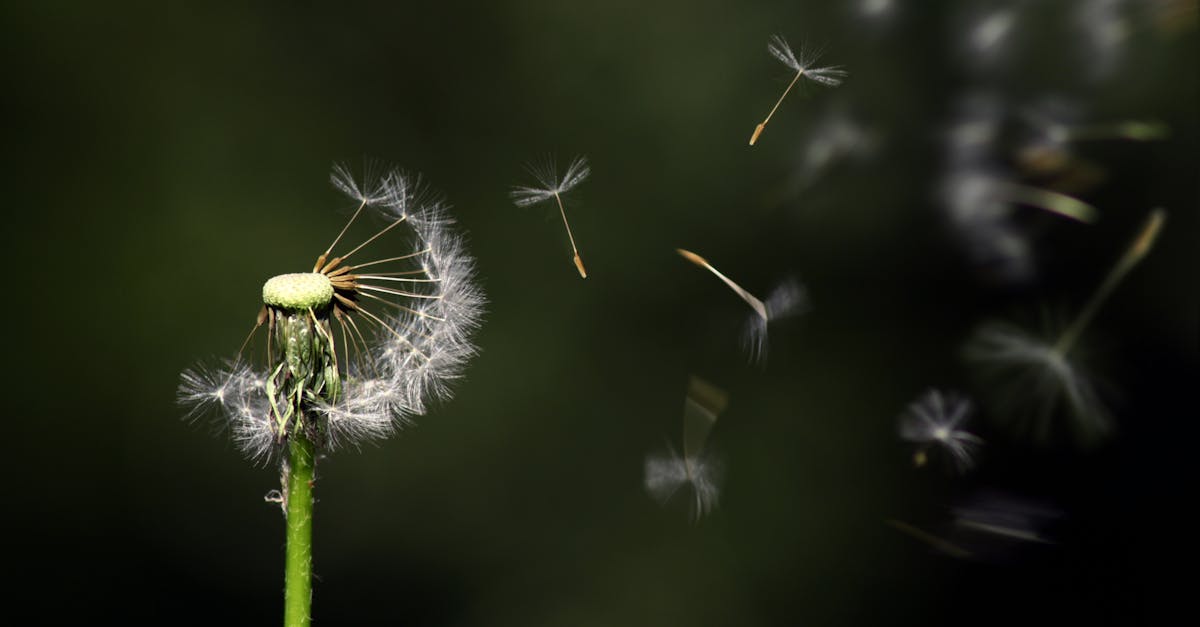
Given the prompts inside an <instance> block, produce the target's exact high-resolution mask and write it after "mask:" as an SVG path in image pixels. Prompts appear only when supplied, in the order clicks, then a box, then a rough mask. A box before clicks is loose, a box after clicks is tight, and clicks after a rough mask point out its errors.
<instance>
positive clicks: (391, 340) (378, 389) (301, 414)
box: [178, 167, 483, 625]
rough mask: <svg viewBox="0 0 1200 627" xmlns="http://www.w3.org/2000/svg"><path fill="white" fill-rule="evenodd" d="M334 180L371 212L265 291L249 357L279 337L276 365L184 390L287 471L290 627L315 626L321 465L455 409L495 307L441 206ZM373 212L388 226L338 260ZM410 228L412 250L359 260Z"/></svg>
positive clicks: (184, 383)
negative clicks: (315, 512) (263, 331)
mask: <svg viewBox="0 0 1200 627" xmlns="http://www.w3.org/2000/svg"><path fill="white" fill-rule="evenodd" d="M332 182H333V184H334V186H335V187H337V188H338V189H339V190H341V191H342V192H344V193H345V194H347V195H348V196H350V197H351V198H352V199H354V201H355V202H357V203H358V208H357V209H356V210H355V212H354V214H353V216H351V218H350V220H349V221H348V222H347V224H346V226H345V227H344V228H343V229H342V231H341V232H340V233H339V234H338V235H337V237H335V238H334V239H333V243H332V244H330V245H329V247H328V248H327V249H326V250H325V252H323V253H321V254H320V255H319V256H318V257H317V260H316V263H315V264H314V265H313V268H312V271H311V272H304V273H294V274H283V275H279V276H276V277H272V278H271V279H269V280H268V281H267V282H266V283H265V284H264V285H263V290H262V297H263V308H262V310H261V311H260V313H259V315H258V319H257V322H256V324H255V326H254V331H251V334H250V336H249V337H247V340H246V342H245V343H243V350H244V349H245V346H246V343H248V342H249V341H250V339H251V337H253V335H254V334H255V331H256V330H258V329H260V328H261V327H262V326H263V325H266V328H267V338H266V339H267V349H266V363H265V364H263V365H262V366H251V365H249V364H248V363H247V362H246V361H243V360H242V359H241V358H240V353H241V351H239V358H238V359H235V360H234V361H232V362H228V363H225V364H222V365H218V366H197V367H195V368H193V369H190V370H188V371H185V372H184V373H183V375H182V377H181V381H180V385H179V392H178V398H179V402H180V403H181V404H182V405H183V406H185V407H188V408H189V409H190V412H189V415H190V416H196V415H198V414H199V413H202V412H204V411H206V410H209V409H215V410H217V411H218V413H219V414H220V415H221V416H222V417H223V418H224V420H225V422H226V423H227V424H228V425H229V427H230V430H231V431H232V434H233V438H234V440H235V441H236V442H237V444H238V446H239V447H240V448H241V449H242V451H243V452H244V453H245V454H246V455H247V456H248V457H250V458H251V459H254V460H257V461H263V462H265V461H268V460H277V461H278V463H279V465H280V469H281V490H280V491H279V492H278V493H277V495H275V496H274V498H273V499H269V500H278V501H279V502H280V504H281V505H282V506H283V509H284V512H285V516H286V519H287V534H288V541H287V570H286V586H285V590H286V595H285V596H286V598H285V623H286V624H288V625H307V624H308V621H309V608H310V604H311V594H312V587H311V586H312V584H311V569H312V566H311V563H312V541H311V534H312V506H313V482H314V478H315V466H316V463H317V460H318V458H319V457H321V456H322V455H323V454H325V453H327V452H329V451H333V450H336V449H339V448H343V447H347V446H352V447H358V446H361V445H362V444H363V443H366V442H370V441H374V440H378V439H381V438H385V437H387V436H389V435H391V434H392V433H394V431H395V430H396V429H397V428H398V427H399V426H401V425H403V424H404V423H406V422H407V421H408V420H409V419H410V418H411V417H412V416H414V415H417V414H421V413H424V412H425V410H426V408H427V406H428V403H429V402H430V401H432V400H434V399H439V398H447V397H448V396H449V387H448V385H449V383H450V382H451V381H452V380H454V379H456V378H458V377H459V376H460V375H461V372H462V369H463V367H464V365H465V363H466V360H467V359H468V358H469V357H470V356H471V355H473V354H474V352H475V348H474V346H473V345H472V343H471V335H472V332H473V331H474V329H475V328H476V327H477V325H478V323H479V319H480V316H481V314H482V306H483V295H482V293H481V292H480V291H479V288H478V287H476V284H475V281H474V265H473V264H474V262H473V260H472V259H471V257H470V256H469V255H468V254H467V252H466V251H465V250H464V248H463V242H462V240H461V239H460V238H459V237H458V236H457V235H455V234H454V233H453V232H452V231H451V220H450V219H449V217H448V216H447V215H446V212H445V207H444V206H443V205H442V204H441V203H440V202H437V201H432V200H429V199H428V198H427V197H426V196H427V195H426V194H423V193H421V192H420V190H419V186H418V185H417V184H415V182H413V181H411V180H410V179H409V178H407V177H405V176H404V175H402V174H401V173H400V172H399V171H397V170H392V171H390V172H388V173H387V174H386V175H384V176H382V177H380V178H378V179H375V180H373V181H370V182H369V183H367V184H365V185H360V183H359V182H357V181H355V180H354V179H353V177H351V176H350V174H349V173H348V172H347V171H346V169H345V168H342V167H335V168H334V170H333V175H332ZM368 210H370V211H371V212H374V213H377V214H379V215H380V216H382V217H383V218H384V219H385V220H386V224H385V226H383V228H381V229H379V230H378V231H377V232H375V233H374V234H373V235H370V236H369V237H367V238H365V240H363V241H362V242H361V243H360V244H358V245H356V246H354V247H353V248H350V249H349V250H346V251H345V252H339V253H337V254H335V253H334V251H335V250H341V248H339V245H340V244H341V242H342V239H343V237H344V236H346V235H347V233H348V232H349V229H350V227H351V225H353V224H354V223H355V222H356V220H357V219H358V218H359V216H360V215H361V214H363V213H364V212H365V211H368ZM401 227H403V228H401ZM405 230H407V232H408V233H409V238H408V241H409V243H410V245H411V248H409V249H408V250H407V252H404V253H402V254H390V253H389V254H385V255H384V256H381V257H376V258H375V259H373V260H370V261H363V262H361V263H360V262H358V261H357V260H358V259H359V258H360V257H362V256H363V252H364V251H365V250H366V249H367V248H368V247H369V246H371V245H373V244H374V245H375V247H376V248H378V244H376V242H377V241H378V240H380V239H381V238H383V237H384V236H385V235H388V236H390V237H395V236H397V234H400V233H402V232H403V231H405Z"/></svg>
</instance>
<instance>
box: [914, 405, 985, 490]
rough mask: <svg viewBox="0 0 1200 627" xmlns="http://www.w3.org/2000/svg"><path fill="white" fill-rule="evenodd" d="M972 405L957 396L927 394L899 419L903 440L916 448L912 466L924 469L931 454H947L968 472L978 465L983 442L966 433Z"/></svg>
mask: <svg viewBox="0 0 1200 627" xmlns="http://www.w3.org/2000/svg"><path fill="white" fill-rule="evenodd" d="M972 409H973V408H972V406H971V401H970V400H968V399H967V398H965V397H962V396H959V395H957V394H954V393H950V394H942V393H941V392H939V391H938V390H932V389H931V390H928V391H926V392H925V393H924V394H923V395H921V397H920V398H919V399H917V400H916V401H914V402H913V403H912V404H910V405H909V406H908V409H907V410H906V411H905V412H904V413H903V414H901V415H900V419H899V425H898V427H899V433H900V438H901V439H903V440H906V441H908V442H913V443H915V444H917V451H916V453H914V454H913V464H914V465H916V466H924V465H925V464H926V462H927V461H928V451H929V450H930V449H931V448H934V447H936V448H938V449H941V450H942V451H944V452H945V454H946V455H947V456H948V457H949V459H950V461H951V462H952V463H953V464H954V468H955V469H956V470H958V471H959V472H965V471H967V470H968V469H970V468H971V466H973V465H974V463H975V450H976V449H977V448H978V447H979V446H981V445H982V444H983V439H982V438H980V437H979V436H977V435H975V434H973V433H970V432H969V431H966V430H965V429H963V428H962V427H963V424H964V423H965V422H966V421H967V418H968V417H969V416H970V415H971V412H972Z"/></svg>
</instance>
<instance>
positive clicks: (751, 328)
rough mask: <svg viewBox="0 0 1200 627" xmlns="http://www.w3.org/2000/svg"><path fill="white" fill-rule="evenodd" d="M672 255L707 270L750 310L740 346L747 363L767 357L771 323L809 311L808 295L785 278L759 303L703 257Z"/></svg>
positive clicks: (693, 254)
mask: <svg viewBox="0 0 1200 627" xmlns="http://www.w3.org/2000/svg"><path fill="white" fill-rule="evenodd" d="M675 252H677V253H679V254H680V256H682V257H683V258H684V259H687V260H688V261H690V262H692V263H694V264H696V265H697V266H700V267H701V268H704V269H706V270H708V271H709V272H711V273H713V274H714V275H716V277H717V278H718V279H721V281H722V282H724V283H725V285H728V286H729V289H731V290H733V293H735V294H737V295H738V297H739V298H741V299H742V300H743V301H745V303H746V304H747V305H749V306H750V309H751V310H752V314H751V315H750V317H749V318H748V319H747V320H746V325H745V327H744V328H743V331H742V346H743V348H744V349H745V350H746V352H747V354H748V356H749V358H750V361H751V362H753V363H760V362H761V361H762V360H764V359H765V358H766V355H767V327H768V325H769V324H770V323H771V322H774V321H776V320H781V319H783V318H788V317H791V316H795V315H798V314H801V313H803V312H805V311H807V310H808V293H807V292H806V291H805V289H804V286H803V285H801V284H800V282H799V281H796V280H795V279H792V278H788V279H785V280H784V281H783V282H782V283H780V284H779V285H778V286H776V287H775V289H773V290H771V293H770V295H769V296H768V297H767V300H766V301H762V300H759V298H758V297H757V296H755V295H754V294H751V293H750V292H748V291H746V290H745V289H743V288H742V286H740V285H738V284H737V283H735V282H734V281H733V279H730V278H729V277H727V276H725V275H724V274H722V273H721V271H720V270H717V269H716V268H714V267H713V266H712V264H710V263H708V261H707V260H705V259H704V257H701V256H700V255H697V254H696V253H694V252H691V251H690V250H684V249H682V248H676V249H675Z"/></svg>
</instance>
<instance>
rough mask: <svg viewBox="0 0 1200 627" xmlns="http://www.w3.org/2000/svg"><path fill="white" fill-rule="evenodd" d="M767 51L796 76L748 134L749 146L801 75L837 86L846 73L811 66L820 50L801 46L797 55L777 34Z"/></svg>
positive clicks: (814, 63) (833, 68) (836, 68)
mask: <svg viewBox="0 0 1200 627" xmlns="http://www.w3.org/2000/svg"><path fill="white" fill-rule="evenodd" d="M767 52H769V53H770V54H771V56H773V57H775V58H776V59H779V61H780V62H781V63H783V64H784V65H786V66H788V67H789V68H791V69H792V70H793V71H794V72H796V76H795V77H794V78H792V82H790V83H788V86H787V88H786V89H784V90H783V94H782V95H780V96H779V100H777V101H775V106H774V107H771V111H770V112H769V113H767V117H766V118H765V119H763V121H762V122H761V123H760V124H759V125H758V126H756V127H754V133H753V134H752V135H750V145H751V146H753V145H754V144H755V142H757V141H758V136H759V135H762V132H763V129H765V128H766V127H767V123H768V122H770V121H771V116H773V115H775V111H776V110H777V109H779V105H780V104H782V103H783V99H784V98H786V97H787V95H788V92H790V91H792V87H794V86H795V85H796V83H797V82H798V81H799V80H800V77H801V76H803V77H805V78H807V79H808V80H810V81H813V82H814V83H820V84H821V85H825V86H827V87H837V86H838V85H841V84H842V80H843V79H844V78H845V77H846V76H847V75H848V73H847V72H846V71H845V70H843V69H841V66H837V65H831V66H827V67H813V66H814V65H816V63H817V61H818V60H820V57H821V54H820V52H810V51H807V50H805V49H804V48H801V49H800V55H799V56H797V55H796V54H795V53H794V52H792V48H791V46H789V45H788V43H787V41H785V40H784V39H783V37H781V36H779V35H773V36H772V37H771V41H770V42H769V43H768V44H767Z"/></svg>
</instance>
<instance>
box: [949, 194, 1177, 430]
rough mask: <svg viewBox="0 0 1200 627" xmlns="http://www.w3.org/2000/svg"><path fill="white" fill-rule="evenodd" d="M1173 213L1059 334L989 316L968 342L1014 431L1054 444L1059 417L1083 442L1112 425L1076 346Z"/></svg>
mask: <svg viewBox="0 0 1200 627" xmlns="http://www.w3.org/2000/svg"><path fill="white" fill-rule="evenodd" d="M1165 220H1166V212H1165V211H1163V210H1161V209H1155V210H1154V211H1152V212H1151V213H1150V216H1149V217H1148V218H1147V219H1146V222H1145V224H1144V226H1143V227H1142V229H1141V230H1140V231H1139V232H1138V234H1137V236H1136V237H1135V238H1134V240H1133V242H1132V243H1131V244H1130V246H1129V248H1128V249H1127V250H1126V251H1125V254H1124V255H1122V257H1121V258H1120V259H1119V260H1118V261H1117V263H1116V264H1115V265H1114V266H1113V268H1112V270H1110V271H1109V273H1108V275H1107V276H1106V277H1105V279H1104V281H1103V282H1102V283H1101V284H1100V287H1099V288H1097V289H1096V291H1095V292H1094V293H1093V294H1092V296H1091V298H1090V299H1089V300H1088V301H1087V303H1086V304H1085V305H1084V306H1083V308H1082V309H1081V310H1080V312H1079V314H1078V315H1076V316H1075V318H1074V319H1073V320H1072V321H1071V323H1070V324H1069V325H1067V326H1066V327H1065V328H1064V329H1063V331H1062V332H1061V333H1059V334H1058V335H1057V336H1056V337H1054V338H1052V339H1046V338H1042V337H1039V336H1036V335H1034V334H1031V333H1029V332H1027V331H1025V330H1023V329H1021V328H1019V327H1016V326H1014V325H1011V324H1007V323H996V322H991V323H986V324H984V325H982V326H981V327H980V328H979V329H977V330H976V332H975V333H974V335H973V336H972V337H971V339H970V340H969V341H968V342H967V345H966V347H965V349H964V357H965V358H966V360H967V362H968V363H969V364H970V365H971V366H972V367H974V368H975V369H976V371H977V372H978V373H979V375H980V378H981V379H983V381H984V382H985V384H986V385H985V389H984V391H985V392H986V393H987V394H988V395H989V396H990V397H991V398H992V401H993V405H994V409H995V410H996V411H994V412H993V415H994V416H996V418H997V419H998V420H1000V421H1001V422H1002V423H1003V424H1004V425H1005V426H1007V427H1008V428H1009V430H1010V431H1011V432H1013V433H1014V434H1016V435H1020V436H1029V437H1030V438H1031V439H1032V440H1033V441H1035V442H1038V443H1046V442H1048V441H1050V440H1052V439H1053V436H1054V431H1055V429H1054V428H1053V422H1054V419H1055V417H1056V416H1057V415H1058V414H1059V413H1065V415H1066V416H1067V417H1068V418H1069V419H1070V426H1071V427H1072V431H1073V433H1074V436H1075V439H1076V441H1077V442H1078V443H1079V444H1083V445H1088V444H1093V443H1095V442H1097V441H1099V440H1100V439H1102V438H1103V437H1104V436H1107V435H1108V434H1109V433H1110V432H1111V431H1112V427H1113V425H1112V418H1111V417H1110V415H1109V413H1108V411H1107V409H1106V408H1105V407H1104V404H1103V403H1102V402H1101V400H1100V396H1099V394H1097V392H1096V389H1095V387H1094V385H1093V384H1092V382H1091V379H1090V377H1089V376H1088V375H1087V373H1086V372H1085V370H1084V367H1083V366H1082V364H1081V362H1080V359H1079V356H1078V351H1077V350H1076V348H1077V346H1078V343H1079V339H1080V336H1081V335H1082V333H1083V331H1084V329H1086V328H1087V325H1088V323H1089V322H1091V320H1092V318H1093V317H1094V316H1095V315H1096V312H1097V311H1098V310H1099V308H1100V305H1101V304H1103V302H1104V300H1105V299H1106V298H1107V297H1108V296H1109V295H1110V294H1111V293H1112V291H1113V289H1115V288H1116V286H1117V285H1118V284H1119V283H1120V282H1121V279H1123V278H1124V277H1125V275H1126V274H1128V273H1129V271H1130V270H1132V269H1133V268H1134V267H1135V266H1136V265H1137V264H1138V262H1140V261H1141V260H1142V258H1144V257H1145V256H1146V254H1147V253H1149V252H1150V250H1151V248H1152V247H1153V246H1154V242H1155V240H1156V239H1157V237H1158V234H1159V232H1160V231H1161V230H1162V227H1163V224H1164V222H1165Z"/></svg>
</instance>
